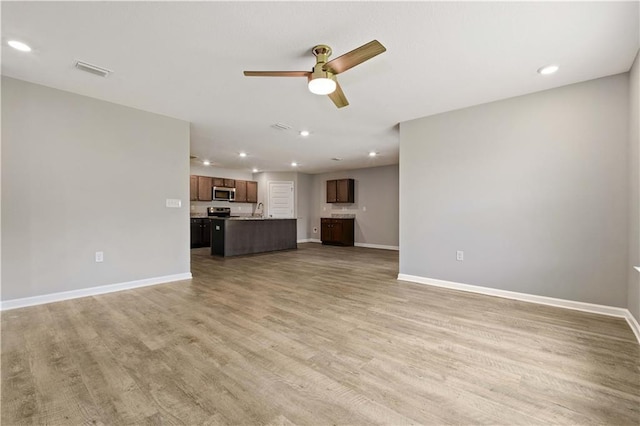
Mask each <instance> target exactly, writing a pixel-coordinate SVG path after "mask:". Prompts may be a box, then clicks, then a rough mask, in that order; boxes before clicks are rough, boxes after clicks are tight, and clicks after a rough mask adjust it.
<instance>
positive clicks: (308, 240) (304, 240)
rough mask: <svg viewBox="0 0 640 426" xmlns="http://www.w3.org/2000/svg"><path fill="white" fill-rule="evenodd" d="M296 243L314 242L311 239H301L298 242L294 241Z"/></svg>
mask: <svg viewBox="0 0 640 426" xmlns="http://www.w3.org/2000/svg"><path fill="white" fill-rule="evenodd" d="M296 242H297V243H298V244H300V243H313V242H314V240H313V239H311V238H303V239H301V240H298V241H296Z"/></svg>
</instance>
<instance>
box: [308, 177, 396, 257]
mask: <svg viewBox="0 0 640 426" xmlns="http://www.w3.org/2000/svg"><path fill="white" fill-rule="evenodd" d="M343 178H351V179H354V180H355V202H354V203H353V204H331V203H327V202H326V201H327V197H326V188H327V186H326V182H327V180H330V179H343ZM398 182H399V168H398V165H397V164H396V165H391V166H383V167H371V168H366V169H355V170H348V171H341V172H333V173H324V174H318V175H313V176H312V188H311V200H310V203H311V204H310V207H311V214H312V217H311V221H310V229H309V235H310V238H313V239H320V218H321V217H330V216H331V214H333V213H336V214H345V213H346V214H355V215H356V222H355V225H356V229H355V241H356V243H360V244H374V245H381V246H390V247H397V246H398V217H399V213H398V205H399V191H398ZM313 228H317V232H315V233H314V232H313Z"/></svg>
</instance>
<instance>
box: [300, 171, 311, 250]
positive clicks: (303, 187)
mask: <svg viewBox="0 0 640 426" xmlns="http://www.w3.org/2000/svg"><path fill="white" fill-rule="evenodd" d="M297 178H298V181H297V185H296V206H297V209H298V214H297V218H298V241H300V240H306V239H309V238H311V237H310V236H309V226H310V224H311V205H310V204H311V188H312V180H313V179H312V176H311V175H308V174H306V173H297Z"/></svg>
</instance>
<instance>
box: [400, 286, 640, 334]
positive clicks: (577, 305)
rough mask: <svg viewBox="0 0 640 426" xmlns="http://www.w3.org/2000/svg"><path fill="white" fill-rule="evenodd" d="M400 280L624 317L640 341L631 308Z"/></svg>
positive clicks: (475, 287)
mask: <svg viewBox="0 0 640 426" xmlns="http://www.w3.org/2000/svg"><path fill="white" fill-rule="evenodd" d="M398 280H401V281H410V282H413V283H417V284H426V285H431V286H435V287H443V288H448V289H452V290H461V291H467V292H470V293H478V294H484V295H487V296H496V297H502V298H505V299H514V300H520V301H523V302H529V303H538V304H540V305H548V306H556V307H559V308H566V309H573V310H576V311H583V312H591V313H595V314H601V315H608V316H612V317H618V318H624V319H626V320H627V322H628V323H629V327H631V330H632V331H633V333H634V334H635V336H636V339H637V340H638V343H640V326H638V322H637V321H636V319H635V318H634V317H633V315H631V312H629V310H628V309H625V308H618V307H615V306H607V305H597V304H595V303H586V302H576V301H574V300H566V299H556V298H554V297H547V296H538V295H535V294H527V293H518V292H515V291H508V290H500V289H496V288H490V287H481V286H477V285H470V284H462V283H456V282H453V281H444V280H437V279H435V278H426V277H420V276H417V275H407V274H398Z"/></svg>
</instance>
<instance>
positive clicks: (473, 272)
mask: <svg viewBox="0 0 640 426" xmlns="http://www.w3.org/2000/svg"><path fill="white" fill-rule="evenodd" d="M628 96H629V84H628V76H627V74H622V75H617V76H612V77H606V78H601V79H598V80H593V81H588V82H585V83H579V84H574V85H570V86H565V87H561V88H558V89H553V90H549V91H545V92H539V93H534V94H530V95H526V96H521V97H517V98H512V99H508V100H503V101H498V102H493V103H490V104H485V105H479V106H475V107H471V108H466V109H463V110H458V111H453V112H448V113H444V114H440V115H435V116H431V117H426V118H421V119H417V120H414V121H409V122H405V123H401V125H400V200H401V202H400V212H401V215H400V273H402V274H407V275H414V276H419V277H423V278H435V279H440V280H446V281H453V282H458V283H465V284H471V285H479V286H484V287H491V288H496V289H502V290H510V291H515V292H522V293H528V294H534V295H542V296H549V297H556V298H561V299H569V300H574V301H581V302H590V303H597V304H603V305H610V306H618V307H626V306H627V268H628V235H629V225H628V223H629V221H628V197H629V183H628V181H629V178H628V173H629V172H628V167H629V165H628V159H627V154H628V129H629V123H628V120H629V100H628ZM456 250H463V251H464V253H465V260H464V261H463V262H457V261H456Z"/></svg>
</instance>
